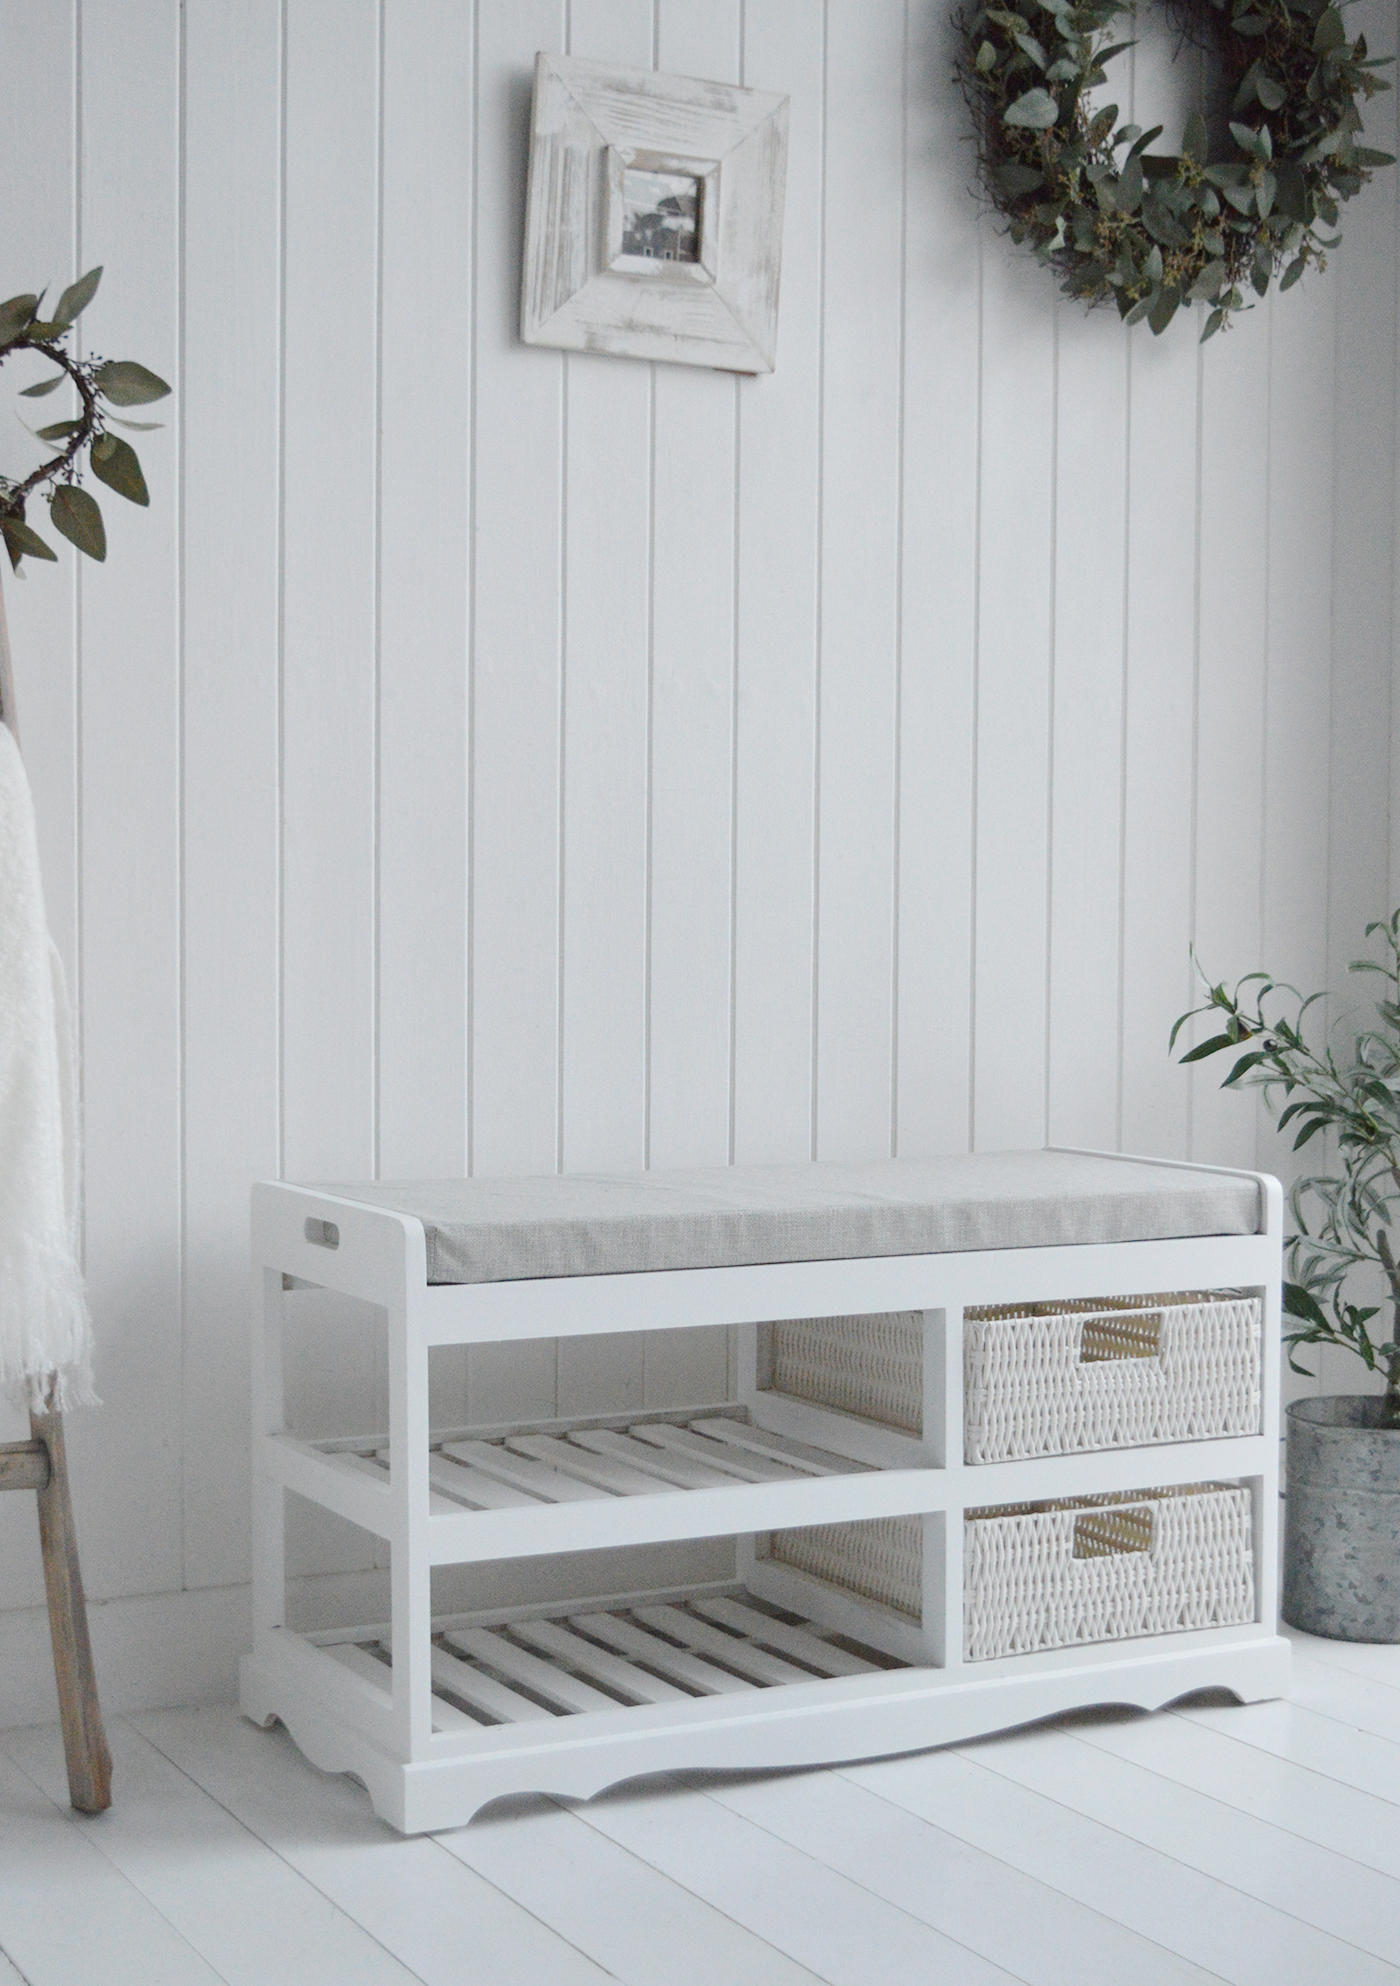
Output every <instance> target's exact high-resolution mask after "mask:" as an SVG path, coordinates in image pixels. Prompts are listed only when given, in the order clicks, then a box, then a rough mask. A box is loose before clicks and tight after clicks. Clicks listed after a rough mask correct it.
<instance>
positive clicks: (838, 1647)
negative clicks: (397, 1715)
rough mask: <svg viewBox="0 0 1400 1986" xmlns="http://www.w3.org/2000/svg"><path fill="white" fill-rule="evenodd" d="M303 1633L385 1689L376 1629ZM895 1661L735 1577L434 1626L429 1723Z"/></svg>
mask: <svg viewBox="0 0 1400 1986" xmlns="http://www.w3.org/2000/svg"><path fill="white" fill-rule="evenodd" d="M310 1638H311V1639H312V1640H313V1641H318V1642H319V1643H320V1644H321V1645H322V1646H323V1648H324V1651H325V1653H326V1654H327V1655H330V1656H332V1657H333V1658H334V1659H335V1660H336V1661H338V1662H340V1663H341V1664H343V1665H344V1666H345V1667H346V1668H349V1669H351V1670H352V1671H353V1672H354V1673H355V1674H357V1675H360V1676H363V1677H365V1678H367V1679H368V1680H370V1681H374V1682H377V1683H378V1684H379V1686H380V1687H381V1688H384V1689H387V1688H388V1687H389V1677H390V1667H389V1665H390V1662H391V1660H392V1643H391V1640H390V1637H389V1635H388V1633H387V1631H386V1630H384V1629H382V1628H365V1629H363V1630H358V1631H355V1632H353V1633H351V1634H349V1635H346V1634H343V1633H342V1634H337V1635H335V1636H326V1635H322V1636H312V1637H310ZM904 1666H905V1665H904V1664H902V1663H900V1662H898V1661H897V1660H896V1659H895V1658H894V1657H893V1656H890V1655H886V1654H883V1653H881V1652H880V1651H879V1650H877V1649H873V1648H868V1647H865V1646H864V1645H862V1644H861V1643H860V1642H858V1641H855V1640H852V1639H851V1638H849V1637H847V1636H844V1635H837V1634H834V1633H833V1632H832V1630H830V1629H829V1628H825V1627H822V1626H821V1625H819V1624H818V1623H816V1622H814V1621H810V1620H806V1619H804V1618H803V1617H802V1616H800V1615H798V1614H795V1613H792V1612H790V1611H787V1610H784V1609H781V1608H777V1607H772V1606H769V1605H768V1604H767V1603H766V1602H764V1601H762V1600H757V1599H755V1598H754V1597H753V1596H752V1595H751V1594H749V1593H747V1592H746V1591H745V1590H744V1589H743V1588H742V1587H740V1586H733V1587H729V1588H705V1589H703V1590H697V1591H693V1592H690V1593H678V1594H674V1595H670V1596H666V1597H658V1596H657V1595H655V1594H650V1595H648V1594H637V1595H634V1596H631V1597H630V1598H627V1597H624V1598H622V1599H616V1598H614V1599H612V1600H610V1601H608V1602H606V1603H605V1604H602V1605H596V1606H590V1605H589V1603H587V1602H583V1603H580V1602H578V1601H574V1602H572V1603H570V1604H567V1605H560V1606H559V1607H557V1608H547V1609H546V1608H540V1609H537V1610H534V1611H526V1610H521V1609H513V1610H510V1611H509V1612H506V1613H502V1614H501V1615H499V1616H498V1617H495V1618H492V1617H489V1616H481V1615H473V1616H462V1617H459V1618H457V1619H448V1620H444V1621H440V1622H438V1623H436V1624H435V1628H434V1634H433V1659H432V1676H433V1728H434V1729H435V1730H438V1731H456V1732H464V1731H468V1730H470V1729H472V1728H474V1727H485V1728H491V1727H494V1726H498V1725H506V1724H523V1723H530V1722H542V1721H545V1720H549V1719H553V1718H560V1717H570V1716H577V1715H579V1714H582V1713H587V1712H589V1711H617V1710H620V1709H627V1708H633V1707H636V1706H638V1705H643V1704H658V1703H669V1702H677V1703H679V1702H683V1701H684V1700H686V1699H694V1698H698V1697H708V1696H725V1695H740V1694H744V1693H747V1692H750V1691H754V1690H761V1689H769V1688H773V1687H777V1686H781V1685H783V1684H788V1683H806V1682H815V1681H830V1680H832V1679H834V1678H836V1677H839V1676H860V1675H870V1674H873V1673H875V1672H876V1671H878V1670H882V1669H895V1668H901V1667H904Z"/></svg>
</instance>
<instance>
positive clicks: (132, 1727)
mask: <svg viewBox="0 0 1400 1986" xmlns="http://www.w3.org/2000/svg"><path fill="white" fill-rule="evenodd" d="M138 1714H139V1715H141V1716H151V1717H154V1716H159V1715H160V1714H161V1713H160V1712H159V1711H142V1712H139V1713H138ZM117 1721H118V1722H119V1723H120V1724H122V1725H124V1726H125V1728H126V1729H127V1730H128V1731H129V1732H130V1733H131V1735H132V1736H133V1737H136V1738H139V1739H140V1741H141V1742H142V1744H145V1745H149V1746H150V1748H151V1750H152V1751H153V1752H155V1753H157V1754H158V1755H159V1756H160V1757H161V1758H163V1759H164V1760H165V1762H166V1764H167V1765H168V1766H170V1768H171V1769H172V1771H174V1772H178V1773H179V1775H180V1777H181V1778H182V1779H183V1780H185V1781H186V1782H187V1783H188V1784H189V1785H191V1786H193V1787H194V1789H195V1791H196V1792H198V1793H200V1794H202V1795H203V1797H204V1798H205V1799H206V1800H209V1801H211V1802H212V1804H213V1805H214V1806H216V1807H217V1808H218V1809H219V1811H220V1812H221V1813H223V1814H226V1815H227V1816H228V1818H229V1819H230V1820H231V1821H232V1822H233V1824H234V1826H235V1827H236V1828H238V1830H239V1832H240V1833H242V1834H246V1835H247V1836H248V1838H249V1840H251V1841H256V1842H257V1843H258V1844H259V1846H260V1847H262V1848H265V1849H266V1850H267V1852H268V1853H269V1854H270V1855H275V1856H276V1857H277V1860H278V1861H279V1862H280V1863H281V1864H282V1866H283V1868H284V1869H287V1870H288V1871H289V1872H290V1873H291V1874H292V1875H293V1876H294V1877H296V1879H297V1881H298V1882H303V1883H305V1884H306V1886H307V1888H308V1889H313V1890H315V1892H316V1894H317V1896H319V1897H320V1898H321V1900H322V1902H323V1903H324V1904H325V1905H326V1907H327V1909H328V1910H332V1911H334V1913H335V1915H336V1916H337V1917H342V1918H344V1920H345V1922H346V1923H347V1924H353V1925H354V1927H355V1929H356V1930H357V1931H359V1932H360V1933H361V1935H362V1936H364V1937H366V1938H368V1939H369V1940H370V1942H371V1943H372V1944H374V1945H375V1946H377V1947H378V1949H379V1950H380V1951H382V1952H383V1953H384V1955H385V1957H386V1958H387V1959H388V1960H389V1961H390V1963H391V1964H393V1965H398V1966H401V1967H402V1968H403V1970H404V1971H405V1972H406V1973H408V1974H409V1976H410V1978H413V1979H416V1980H417V1981H418V1982H419V1986H430V1982H429V1981H427V1980H425V1979H424V1978H423V1975H422V1973H420V1972H415V1971H414V1970H413V1967H412V1966H411V1965H409V1964H408V1962H407V1961H406V1960H405V1959H402V1958H400V1957H399V1955H398V1953H397V1952H395V1951H391V1950H390V1948H389V1946H388V1945H386V1944H385V1942H384V1940H383V1939H382V1938H381V1937H379V1936H378V1935H377V1934H376V1933H375V1932H374V1931H372V1930H371V1929H370V1928H369V1926H368V1925H367V1924H364V1923H362V1922H361V1921H360V1919H359V1918H358V1917H355V1916H352V1915H351V1913H350V1912H349V1911H348V1910H346V1909H345V1907H344V1906H343V1905H342V1904H339V1903H337V1902H336V1900H335V1898H334V1897H332V1896H328V1895H327V1894H326V1892H325V1890H323V1889H322V1888H321V1886H320V1884H319V1883H316V1882H314V1881H313V1880H312V1879H311V1877H310V1876H307V1875H304V1874H303V1873H302V1871H301V1870H300V1869H298V1868H297V1867H296V1865H295V1863H293V1862H291V1861H290V1860H289V1859H288V1858H287V1856H285V1855H284V1854H283V1853H282V1851H281V1849H280V1848H278V1847H277V1846H276V1845H275V1843H273V1842H271V1841H268V1840H267V1839H266V1838H265V1837H264V1836H263V1835H261V1834H259V1833H258V1832H257V1830H256V1829H255V1828H251V1827H249V1826H248V1823H247V1822H246V1821H244V1820H240V1819H239V1817H238V1815H237V1814H236V1813H234V1811H233V1809H232V1808H231V1807H230V1806H229V1805H228V1803H227V1801H225V1800H221V1799H220V1798H219V1796H218V1794H217V1793H213V1792H211V1791H210V1789H209V1788H208V1787H207V1786H201V1785H200V1783H199V1781H198V1780H197V1779H196V1778H195V1777H194V1775H193V1773H191V1772H187V1771H186V1770H185V1768H184V1766H182V1765H181V1764H180V1762H179V1760H178V1759H176V1758H172V1757H171V1755H170V1753H169V1752H168V1751H166V1750H165V1748H164V1746H163V1745H160V1744H158V1743H157V1741H156V1740H155V1739H154V1738H153V1737H151V1736H150V1735H149V1734H148V1733H147V1732H145V1731H143V1730H141V1729H140V1727H139V1726H138V1725H137V1724H136V1723H135V1722H134V1721H133V1719H132V1718H131V1717H123V1718H120V1719H118V1720H117ZM307 1769H308V1771H311V1770H314V1769H315V1768H314V1767H308V1768H307ZM108 1859H109V1860H110V1859H111V1858H110V1857H109V1858H108ZM128 1880H129V1879H128ZM143 1894H144V1892H143ZM147 1901H149V1898H148V1899H147ZM153 1907H154V1906H153ZM161 1914H162V1915H164V1912H162V1913H161ZM186 1942H188V1940H187V1941H186Z"/></svg>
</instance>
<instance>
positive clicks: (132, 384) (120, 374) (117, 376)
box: [96, 359, 170, 407]
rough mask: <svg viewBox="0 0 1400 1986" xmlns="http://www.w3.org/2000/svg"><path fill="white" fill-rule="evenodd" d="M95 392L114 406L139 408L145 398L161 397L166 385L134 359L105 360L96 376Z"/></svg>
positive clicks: (162, 397)
mask: <svg viewBox="0 0 1400 1986" xmlns="http://www.w3.org/2000/svg"><path fill="white" fill-rule="evenodd" d="M96 385H97V390H98V392H99V393H100V394H101V395H102V396H103V398H104V399H106V400H110V401H111V402H112V405H113V406H114V407H140V406H144V405H145V403H146V402H147V401H148V400H163V399H164V398H165V396H166V394H167V393H169V391H170V388H169V387H168V386H167V385H166V383H165V381H164V380H163V379H161V378H160V377H159V375H158V374H156V373H154V372H150V371H148V370H147V368H146V367H145V366H143V365H138V364H137V363H136V361H135V359H109V360H108V361H107V363H106V365H104V366H101V367H100V368H99V369H98V372H97V375H96Z"/></svg>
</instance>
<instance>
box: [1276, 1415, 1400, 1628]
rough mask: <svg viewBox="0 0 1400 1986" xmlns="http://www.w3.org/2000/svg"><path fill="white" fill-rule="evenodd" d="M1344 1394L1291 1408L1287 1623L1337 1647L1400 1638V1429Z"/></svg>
mask: <svg viewBox="0 0 1400 1986" xmlns="http://www.w3.org/2000/svg"><path fill="white" fill-rule="evenodd" d="M1380 1417H1381V1402H1380V1400H1379V1399H1378V1398H1376V1397H1375V1396H1373V1395H1370V1394H1359V1393H1338V1394H1332V1395H1329V1396H1328V1397H1327V1398H1325V1399H1321V1400H1295V1401H1294V1402H1293V1404H1292V1406H1290V1407H1289V1409H1288V1496H1287V1502H1286V1504H1285V1508H1284V1519H1285V1526H1284V1538H1285V1543H1284V1557H1283V1618H1284V1619H1285V1620H1286V1621H1287V1622H1289V1624H1290V1625H1291V1626H1293V1627H1300V1628H1302V1629H1303V1630H1304V1632H1305V1633H1308V1634H1322V1635H1326V1636H1328V1637H1329V1638H1330V1639H1331V1640H1333V1641H1400V1428H1395V1427H1381V1426H1380V1425H1379V1423H1380Z"/></svg>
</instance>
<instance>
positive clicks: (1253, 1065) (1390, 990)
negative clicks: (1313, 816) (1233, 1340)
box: [1171, 910, 1400, 1427]
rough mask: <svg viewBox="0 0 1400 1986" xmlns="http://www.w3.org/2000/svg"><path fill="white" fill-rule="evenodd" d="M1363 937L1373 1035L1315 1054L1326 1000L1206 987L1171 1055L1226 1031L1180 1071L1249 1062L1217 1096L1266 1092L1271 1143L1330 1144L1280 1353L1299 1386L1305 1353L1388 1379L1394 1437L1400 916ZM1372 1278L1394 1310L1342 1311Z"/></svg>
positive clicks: (1358, 1306)
mask: <svg viewBox="0 0 1400 1986" xmlns="http://www.w3.org/2000/svg"><path fill="white" fill-rule="evenodd" d="M1366 936H1367V937H1368V938H1377V939H1378V940H1379V945H1380V950H1381V953H1382V956H1381V957H1380V958H1367V959H1354V960H1353V961H1352V964H1351V970H1352V971H1353V972H1358V973H1360V972H1367V973H1379V974H1380V976H1381V978H1382V979H1383V980H1384V982H1385V986H1384V990H1383V992H1382V993H1381V994H1380V996H1379V997H1378V998H1377V1000H1376V1001H1375V1003H1374V1012H1375V1023H1374V1025H1370V1026H1366V1027H1363V1028H1362V1029H1361V1030H1360V1031H1359V1032H1351V1031H1350V1030H1349V1029H1347V1028H1346V1027H1345V1026H1344V1024H1343V1023H1342V1022H1340V1021H1339V1022H1337V1023H1335V1024H1334V1026H1333V1027H1332V1028H1331V1029H1330V1030H1329V1031H1328V1032H1327V1033H1326V1034H1325V1035H1324V1037H1323V1038H1322V1040H1321V1041H1320V1042H1318V1043H1317V1045H1313V1043H1311V1042H1310V1041H1309V1040H1308V1039H1307V1034H1306V1032H1305V1029H1306V1021H1307V1016H1308V1014H1309V1012H1310V1011H1311V1009H1313V1008H1314V1007H1315V1006H1316V1005H1317V1004H1318V1002H1319V1001H1321V1000H1324V999H1325V998H1326V997H1327V996H1326V995H1325V994H1324V993H1311V994H1309V995H1308V996H1307V997H1306V998H1304V997H1303V995H1301V994H1300V993H1299V992H1298V990H1297V988H1296V987H1293V986H1288V985H1286V984H1284V983H1283V982H1282V981H1276V980H1274V979H1272V978H1270V976H1269V975H1268V974H1267V973H1264V972H1251V973H1246V975H1245V977H1244V978H1243V979H1241V980H1240V981H1239V982H1238V983H1237V985H1236V986H1235V987H1234V989H1233V991H1231V990H1229V989H1227V988H1226V987H1225V986H1223V985H1222V986H1211V985H1210V984H1209V981H1207V982H1206V985H1207V988H1208V998H1207V999H1206V1000H1205V1001H1204V1002H1203V1003H1202V1004H1201V1005H1200V1006H1199V1007H1193V1008H1192V1009H1191V1011H1190V1013H1187V1014H1183V1015H1182V1016H1181V1018H1180V1020H1178V1021H1177V1023H1176V1025H1175V1027H1173V1029H1172V1033H1171V1045H1172V1046H1173V1047H1175V1045H1176V1040H1177V1036H1178V1035H1179V1034H1180V1032H1181V1030H1182V1028H1183V1027H1185V1026H1186V1024H1187V1022H1188V1021H1190V1020H1193V1019H1194V1018H1195V1017H1196V1016H1197V1015H1200V1014H1207V1015H1209V1016H1210V1017H1211V1018H1212V1019H1214V1020H1220V1021H1223V1023H1224V1025H1223V1027H1222V1029H1221V1032H1220V1033H1218V1034H1213V1035H1211V1036H1210V1037H1209V1038H1208V1039H1207V1040H1205V1041H1203V1042H1201V1043H1200V1044H1199V1045H1198V1046H1197V1047H1195V1048H1192V1049H1190V1050H1189V1051H1188V1052H1187V1053H1186V1054H1185V1055H1183V1056H1182V1057H1181V1060H1182V1061H1183V1062H1203V1061H1205V1060H1206V1059H1207V1058H1208V1057H1210V1056H1212V1055H1219V1054H1222V1053H1223V1052H1224V1051H1226V1050H1229V1049H1238V1048H1243V1049H1244V1051H1245V1052H1244V1053H1243V1054H1242V1055H1240V1056H1239V1057H1238V1058H1237V1059H1236V1061H1235V1062H1234V1064H1233V1066H1232V1067H1231V1069H1230V1072H1229V1074H1228V1075H1227V1076H1226V1077H1225V1079H1224V1083H1223V1087H1224V1088H1226V1089H1232V1088H1233V1089H1240V1088H1247V1087H1256V1088H1259V1089H1262V1090H1263V1092H1264V1098H1265V1102H1266V1103H1267V1104H1268V1105H1269V1107H1270V1108H1271V1109H1272V1110H1273V1111H1274V1112H1275V1114H1276V1116H1277V1119H1278V1125H1279V1129H1280V1130H1283V1129H1286V1128H1287V1127H1288V1126H1290V1125H1291V1126H1292V1127H1293V1130H1294V1137H1293V1149H1294V1150H1295V1151H1299V1150H1301V1149H1302V1147H1303V1146H1304V1145H1308V1144H1311V1143H1312V1141H1313V1140H1314V1139H1315V1138H1318V1137H1323V1136H1330V1137H1331V1138H1332V1140H1333V1141H1334V1149H1335V1152H1336V1161H1337V1162H1336V1168H1335V1170H1332V1171H1329V1172H1319V1173H1314V1174H1311V1175H1310V1176H1308V1177H1307V1178H1304V1179H1300V1180H1299V1181H1298V1182H1297V1184H1296V1185H1295V1186H1294V1187H1293V1189H1292V1191H1291V1193H1290V1195H1289V1209H1290V1212H1291V1214H1292V1219H1293V1225H1294V1228H1295V1230H1296V1231H1295V1232H1294V1233H1293V1234H1291V1235H1290V1236H1289V1239H1288V1250H1287V1253H1288V1267H1289V1274H1290V1280H1289V1281H1288V1282H1286V1283H1285V1284H1284V1288H1283V1307H1284V1313H1285V1319H1286V1328H1285V1331H1284V1342H1285V1344H1286V1345H1287V1346H1288V1348H1289V1364H1290V1365H1291V1366H1292V1367H1293V1369H1294V1371H1295V1372H1302V1373H1307V1367H1306V1366H1302V1365H1299V1364H1298V1361H1297V1357H1296V1353H1297V1350H1298V1348H1299V1347H1300V1346H1302V1345H1339V1346H1341V1347H1342V1348H1343V1349H1344V1350H1346V1351H1349V1352H1353V1353H1355V1355H1356V1356H1357V1357H1358V1358H1359V1359H1360V1360H1361V1361H1362V1363H1363V1364H1364V1365H1365V1367H1366V1369H1367V1370H1368V1371H1369V1372H1379V1373H1382V1374H1384V1376H1385V1382H1386V1385H1385V1400H1384V1405H1383V1409H1382V1412H1383V1416H1384V1424H1385V1425H1386V1426H1392V1427H1393V1426H1400V1236H1397V1235H1396V1233H1395V1225H1396V1217H1397V1214H1400V910H1397V911H1396V912H1395V914H1394V916H1392V917H1391V918H1390V919H1389V921H1388V922H1377V923H1374V924H1368V925H1367V926H1366ZM1338 1037H1340V1039H1341V1041H1342V1043H1343V1044H1344V1045H1343V1046H1342V1047H1341V1048H1340V1050H1339V1048H1338V1047H1334V1045H1333V1044H1334V1039H1336V1038H1338ZM1366 1270H1371V1271H1375V1270H1379V1271H1380V1274H1381V1277H1382V1278H1383V1279H1384V1283H1385V1287H1386V1289H1387V1291H1388V1294H1389V1303H1388V1306H1383V1305H1381V1304H1376V1303H1372V1304H1366V1303H1354V1302H1351V1301H1350V1300H1349V1298H1348V1284H1349V1282H1350V1279H1351V1278H1352V1277H1353V1275H1354V1274H1355V1273H1356V1272H1358V1271H1366ZM1383 1308H1388V1313H1389V1315H1388V1321H1387V1322H1386V1323H1385V1324H1383V1325H1382V1326H1380V1327H1377V1328H1378V1330H1388V1332H1389V1335H1388V1336H1373V1334H1372V1330H1371V1324H1372V1320H1373V1319H1374V1318H1377V1317H1380V1316H1381V1314H1382V1309H1383ZM1308 1376H1309V1377H1311V1376H1312V1375H1311V1374H1309V1375H1308Z"/></svg>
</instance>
